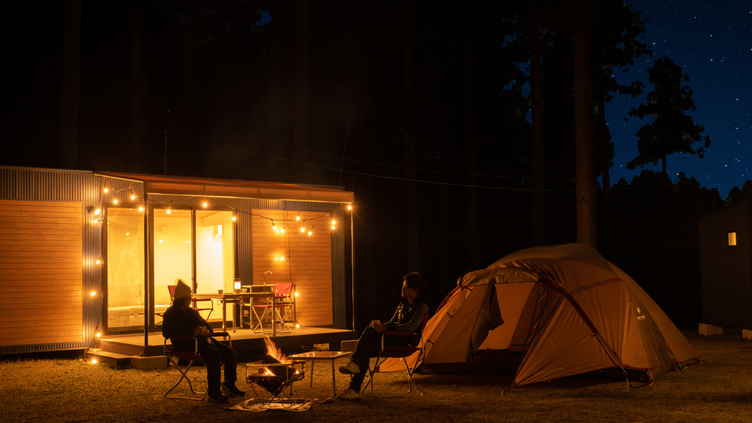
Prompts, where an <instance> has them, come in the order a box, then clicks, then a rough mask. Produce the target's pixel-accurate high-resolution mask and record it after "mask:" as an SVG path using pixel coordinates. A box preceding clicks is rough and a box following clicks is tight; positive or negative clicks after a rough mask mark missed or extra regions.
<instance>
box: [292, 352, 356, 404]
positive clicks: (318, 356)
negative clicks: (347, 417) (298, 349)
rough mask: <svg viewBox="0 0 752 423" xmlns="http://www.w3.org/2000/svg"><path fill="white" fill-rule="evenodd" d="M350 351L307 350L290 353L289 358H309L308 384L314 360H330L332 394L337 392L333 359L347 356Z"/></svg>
mask: <svg viewBox="0 0 752 423" xmlns="http://www.w3.org/2000/svg"><path fill="white" fill-rule="evenodd" d="M352 353H353V352H352V351H309V352H305V353H300V354H294V355H291V356H290V357H289V358H291V359H294V360H311V382H310V386H313V364H314V363H315V362H316V360H329V361H331V362H332V395H336V394H337V380H336V379H335V377H336V373H335V371H334V360H335V359H337V358H340V357H347V356H349V355H352Z"/></svg>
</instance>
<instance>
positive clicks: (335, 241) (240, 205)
mask: <svg viewBox="0 0 752 423" xmlns="http://www.w3.org/2000/svg"><path fill="white" fill-rule="evenodd" d="M152 201H155V202H166V203H169V202H170V201H172V202H173V204H176V205H177V204H179V205H181V206H191V207H194V208H196V209H202V208H203V207H202V203H203V202H204V201H206V202H207V203H208V208H211V207H216V208H219V207H230V208H233V209H237V210H238V212H239V213H238V214H239V216H238V218H239V219H240V220H239V223H238V274H239V277H240V279H241V280H242V281H252V280H253V233H252V231H253V227H252V225H251V224H250V222H251V220H250V219H251V213H252V211H253V210H254V209H268V210H269V209H270V210H291V211H319V212H327V213H334V212H336V211H337V210H340V204H333V203H314V202H304V201H280V200H255V199H241V198H211V197H210V198H205V199H204V198H198V197H185V196H176V195H150V196H149V202H152ZM340 215H342V216H341V217H340V220H341V219H342V218H344V216H343V215H344V213H343V211H340ZM348 219H349V217H348ZM245 222H248V224H245ZM343 232H344V231H343V230H340V231H336V232H333V233H332V310H333V316H332V317H333V321H334V325H333V326H334V328H337V329H348V328H349V327H350V326H351V325H352V319H351V318H348V316H347V309H346V307H347V300H348V299H347V298H346V292H347V283H348V280H347V278H346V274H345V247H344V244H345V241H346V240H345V234H344V233H343ZM347 235H348V236H349V234H347Z"/></svg>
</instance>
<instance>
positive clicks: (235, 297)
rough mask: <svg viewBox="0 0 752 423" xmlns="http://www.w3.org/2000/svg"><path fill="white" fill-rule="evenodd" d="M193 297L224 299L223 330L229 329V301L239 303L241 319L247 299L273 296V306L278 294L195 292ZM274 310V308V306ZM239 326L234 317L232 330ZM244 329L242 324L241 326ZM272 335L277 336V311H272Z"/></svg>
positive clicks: (270, 292) (234, 330)
mask: <svg viewBox="0 0 752 423" xmlns="http://www.w3.org/2000/svg"><path fill="white" fill-rule="evenodd" d="M192 296H193V297H196V298H212V299H218V300H221V301H222V331H223V332H226V331H227V303H228V302H234V303H237V304H238V308H239V309H240V313H241V319H242V313H243V304H244V303H245V302H246V301H251V300H253V299H254V298H271V299H272V307H274V306H275V305H276V299H275V297H276V295H275V294H274V292H272V291H269V292H238V293H234V292H223V293H221V294H193V295H192ZM272 310H273V308H272ZM237 327H238V322H236V321H235V319H232V331H233V332H236V331H237ZM241 329H242V326H241ZM272 336H277V325H276V320H275V313H272Z"/></svg>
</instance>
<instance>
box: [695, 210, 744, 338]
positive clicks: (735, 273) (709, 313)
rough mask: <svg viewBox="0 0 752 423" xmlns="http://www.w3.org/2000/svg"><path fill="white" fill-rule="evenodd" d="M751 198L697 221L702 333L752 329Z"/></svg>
mask: <svg viewBox="0 0 752 423" xmlns="http://www.w3.org/2000/svg"><path fill="white" fill-rule="evenodd" d="M751 223H752V198H750V196H746V197H745V198H744V199H742V200H740V201H738V202H735V203H730V204H727V205H726V206H724V207H723V208H721V209H719V210H715V211H713V212H710V213H708V214H706V215H704V216H702V217H700V218H699V219H698V227H699V236H700V270H701V273H700V277H701V281H702V318H703V320H702V321H703V322H704V323H703V324H701V325H700V332H701V333H703V332H704V334H706V335H708V334H713V333H720V332H721V331H722V329H723V328H724V327H726V328H742V329H744V328H746V329H747V330H745V331H744V332H745V334H746V332H748V330H749V329H752V312H750V304H752V269H751V267H750V264H751V263H752V249H751V247H752V245H751V244H750V237H751V236H752V224H751Z"/></svg>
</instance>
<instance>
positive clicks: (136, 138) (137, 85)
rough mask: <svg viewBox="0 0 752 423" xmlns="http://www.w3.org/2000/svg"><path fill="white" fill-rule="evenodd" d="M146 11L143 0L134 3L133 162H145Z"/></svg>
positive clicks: (131, 144) (138, 170) (140, 168)
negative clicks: (144, 42)
mask: <svg viewBox="0 0 752 423" xmlns="http://www.w3.org/2000/svg"><path fill="white" fill-rule="evenodd" d="M143 22H144V12H143V4H142V2H141V0H136V1H135V2H134V3H133V33H132V36H131V125H130V135H131V136H130V145H129V146H128V151H129V152H130V159H131V163H144V162H145V161H144V160H143V155H142V150H143V144H144V142H145V139H144V138H145V131H144V128H145V122H144V81H143V65H142V54H141V44H142V35H143ZM131 170H135V171H137V172H143V171H145V169H144V167H143V165H140V164H138V165H135V168H134V169H131Z"/></svg>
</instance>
